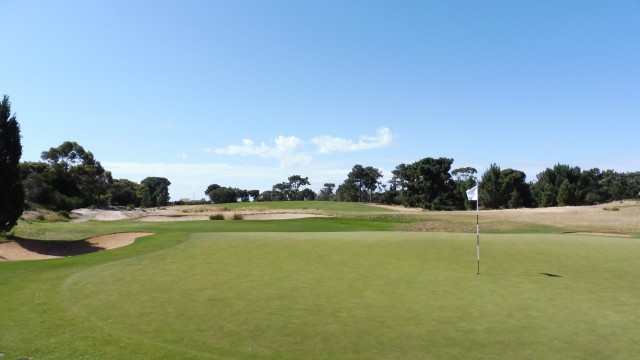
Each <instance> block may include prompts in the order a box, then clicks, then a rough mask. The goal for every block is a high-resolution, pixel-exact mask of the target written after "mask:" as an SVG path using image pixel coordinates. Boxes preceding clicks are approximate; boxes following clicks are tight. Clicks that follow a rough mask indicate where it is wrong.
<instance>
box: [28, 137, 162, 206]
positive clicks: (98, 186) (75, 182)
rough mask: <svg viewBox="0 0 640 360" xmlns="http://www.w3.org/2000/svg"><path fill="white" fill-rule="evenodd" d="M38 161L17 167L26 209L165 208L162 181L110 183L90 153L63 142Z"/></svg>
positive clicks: (152, 178)
mask: <svg viewBox="0 0 640 360" xmlns="http://www.w3.org/2000/svg"><path fill="white" fill-rule="evenodd" d="M41 159H42V161H37V162H31V161H28V162H22V163H20V175H21V177H20V179H21V181H22V184H23V186H24V194H25V200H26V204H27V207H34V206H35V205H36V204H37V205H40V206H44V207H46V208H49V209H51V210H67V211H70V210H73V209H77V208H81V207H103V206H107V205H109V206H125V207H140V206H142V207H155V206H165V205H167V204H169V199H170V196H169V185H171V182H170V181H169V180H167V179H166V178H163V177H147V178H145V179H144V180H142V182H140V184H138V183H136V182H134V181H131V180H127V179H113V178H112V176H111V172H109V171H107V170H105V169H104V168H103V167H102V165H101V164H100V162H99V161H98V160H96V159H95V157H94V156H93V153H91V151H87V150H85V149H84V148H83V147H82V146H81V145H80V144H78V143H77V142H72V141H65V142H64V143H62V144H61V145H60V146H58V147H52V148H50V149H49V150H46V151H43V152H42V154H41Z"/></svg>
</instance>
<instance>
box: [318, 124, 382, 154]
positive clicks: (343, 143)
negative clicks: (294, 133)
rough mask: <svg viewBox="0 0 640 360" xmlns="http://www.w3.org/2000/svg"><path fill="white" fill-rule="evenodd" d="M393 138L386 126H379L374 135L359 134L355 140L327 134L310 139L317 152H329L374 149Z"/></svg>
mask: <svg viewBox="0 0 640 360" xmlns="http://www.w3.org/2000/svg"><path fill="white" fill-rule="evenodd" d="M392 140H393V135H392V134H391V131H390V130H389V129H388V128H386V127H379V128H378V129H377V130H376V135H375V136H366V135H363V136H360V139H359V140H358V141H357V142H354V141H353V140H351V139H345V138H340V137H333V136H329V135H323V136H317V137H314V138H313V139H311V142H312V143H313V144H316V145H318V152H319V153H321V154H329V153H334V152H349V151H361V150H369V149H376V148H381V147H384V146H387V145H389V144H390V143H391V141H392Z"/></svg>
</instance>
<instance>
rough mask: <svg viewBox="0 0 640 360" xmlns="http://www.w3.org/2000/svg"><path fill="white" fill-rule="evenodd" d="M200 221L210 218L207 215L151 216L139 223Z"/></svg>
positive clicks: (141, 219) (143, 218)
mask: <svg viewBox="0 0 640 360" xmlns="http://www.w3.org/2000/svg"><path fill="white" fill-rule="evenodd" d="M200 220H209V217H208V216H206V215H184V216H175V215H174V216H163V215H150V216H144V217H141V218H139V219H138V221H148V222H164V221H200Z"/></svg>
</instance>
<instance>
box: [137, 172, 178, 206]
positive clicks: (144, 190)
mask: <svg viewBox="0 0 640 360" xmlns="http://www.w3.org/2000/svg"><path fill="white" fill-rule="evenodd" d="M169 185H171V182H170V181H169V180H167V179H166V178H163V177H148V178H145V179H144V180H142V182H141V183H140V198H141V199H142V201H141V203H142V206H143V207H157V206H166V205H167V204H168V203H169Z"/></svg>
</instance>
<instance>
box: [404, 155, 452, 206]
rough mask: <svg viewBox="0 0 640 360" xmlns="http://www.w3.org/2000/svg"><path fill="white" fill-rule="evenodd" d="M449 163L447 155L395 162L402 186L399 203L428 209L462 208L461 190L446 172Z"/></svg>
mask: <svg viewBox="0 0 640 360" xmlns="http://www.w3.org/2000/svg"><path fill="white" fill-rule="evenodd" d="M452 163H453V159H448V158H438V159H433V158H424V159H422V160H419V161H417V162H415V163H413V164H409V165H405V164H400V165H398V166H397V167H396V171H395V172H394V174H395V175H396V176H397V177H398V178H399V180H400V181H399V183H400V184H401V186H402V187H403V188H402V190H401V192H402V204H403V205H404V206H409V207H421V208H423V209H430V210H453V209H462V208H464V199H463V196H462V193H461V192H460V191H459V190H458V187H457V186H456V183H455V181H454V180H453V179H452V178H451V174H450V173H449V170H450V169H451V164H452Z"/></svg>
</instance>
